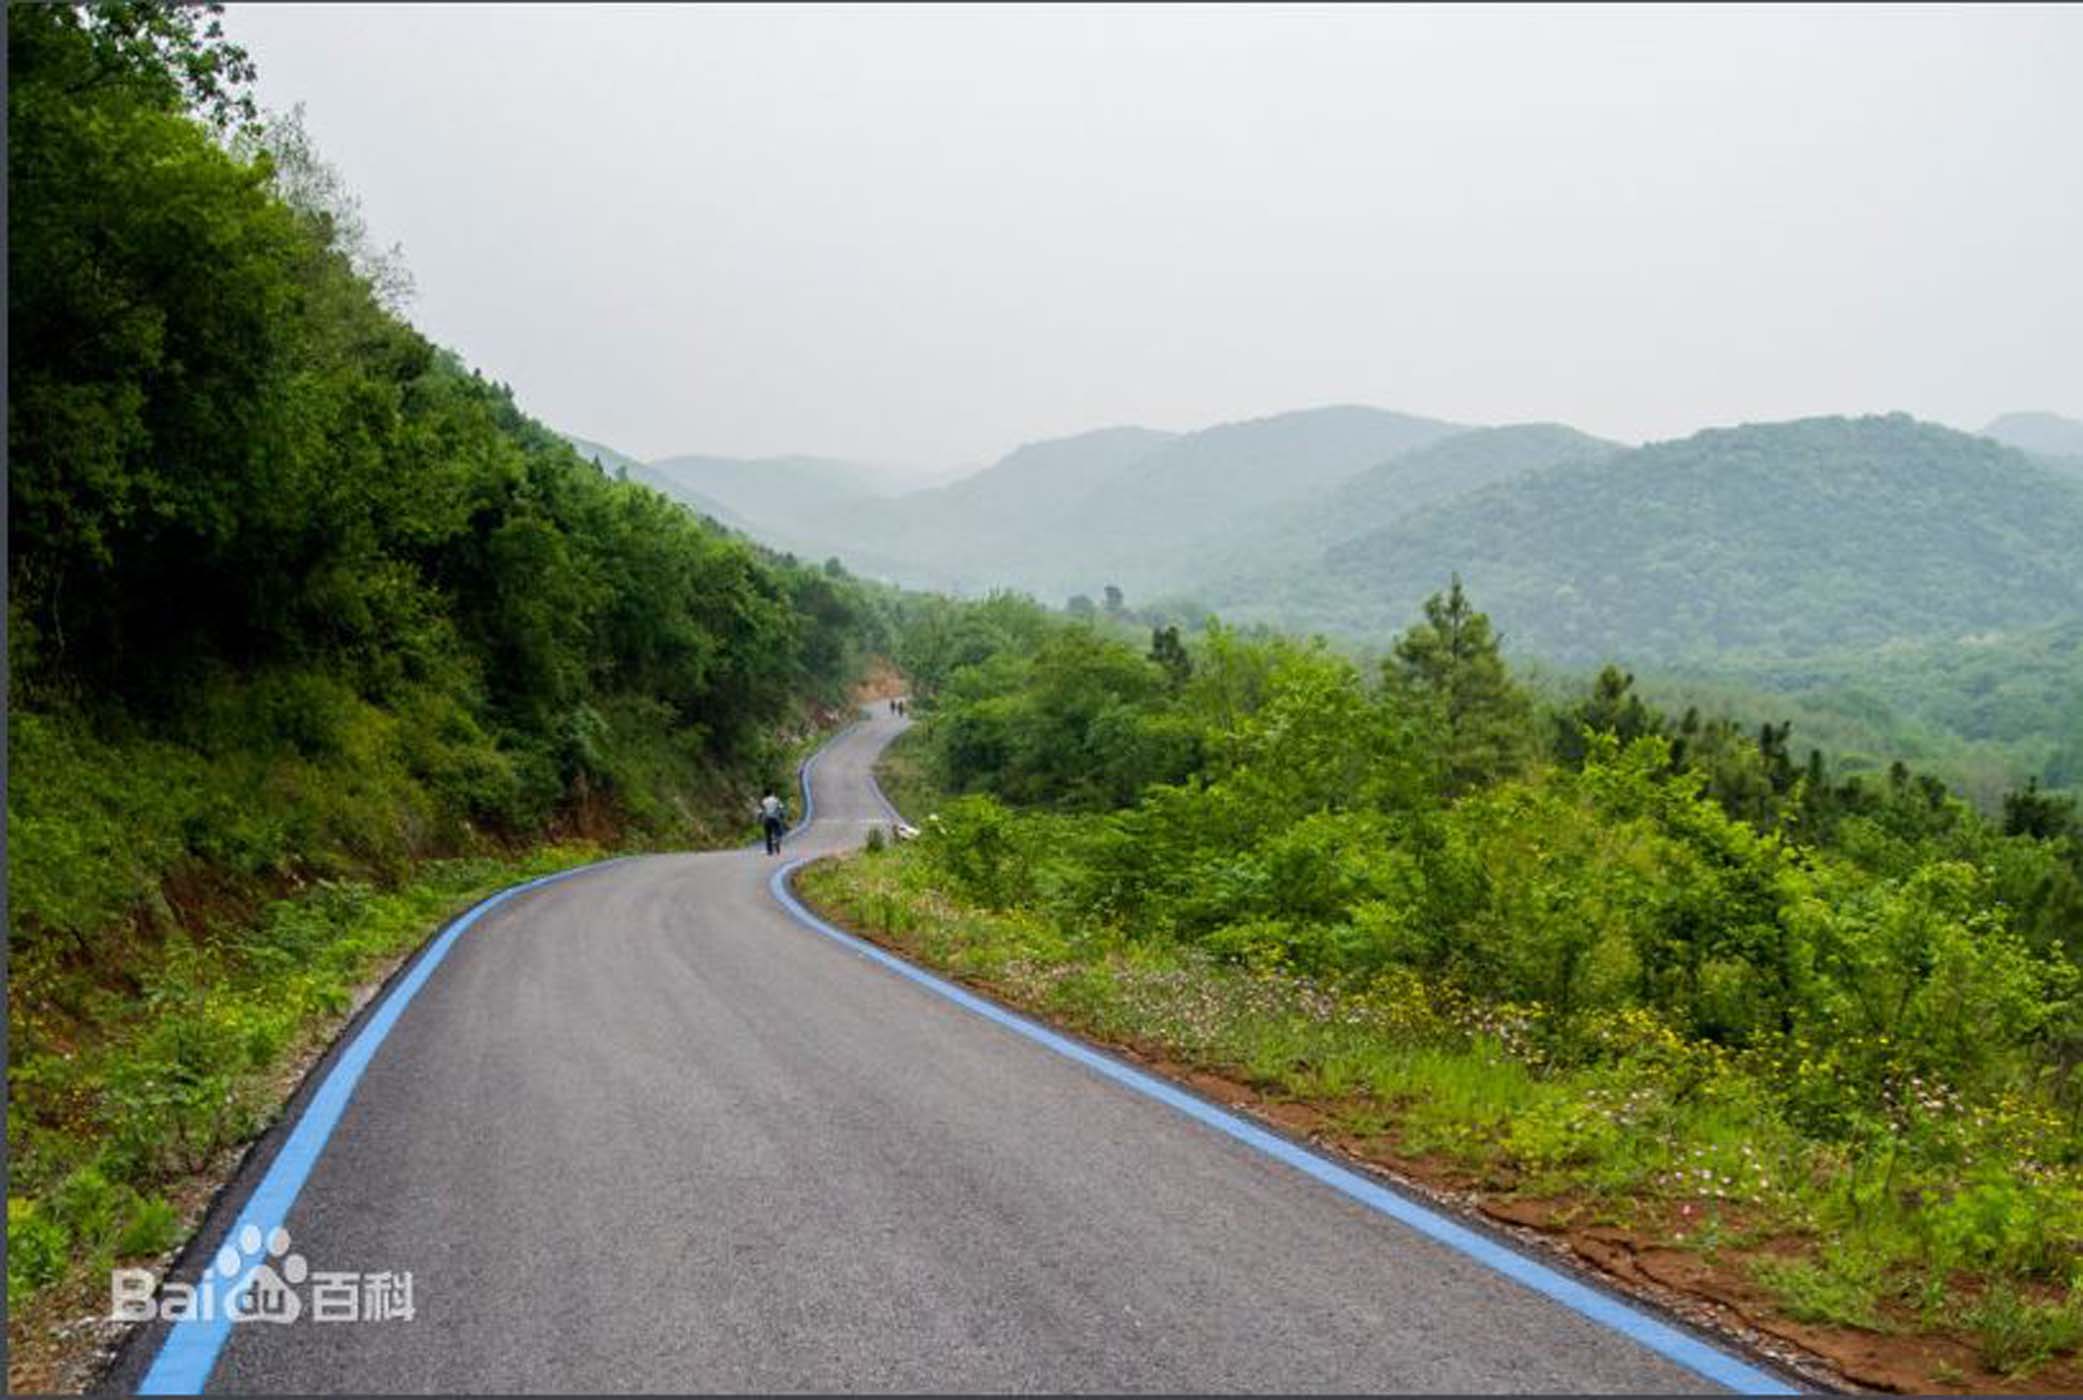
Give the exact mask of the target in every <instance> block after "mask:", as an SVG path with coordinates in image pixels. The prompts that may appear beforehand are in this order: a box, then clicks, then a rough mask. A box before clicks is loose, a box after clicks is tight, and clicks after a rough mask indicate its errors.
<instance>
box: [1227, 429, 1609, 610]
mask: <svg viewBox="0 0 2083 1400" xmlns="http://www.w3.org/2000/svg"><path fill="white" fill-rule="evenodd" d="M1622 450H1623V449H1622V447H1621V445H1620V444H1619V443H1617V442H1608V441H1606V440H1605V439H1603V438H1595V437H1592V436H1590V435H1589V434H1586V433H1580V432H1578V431H1577V430H1576V429H1575V428H1571V427H1567V426H1565V425H1563V424H1560V423H1515V424H1511V425H1508V426H1505V427H1499V428H1471V429H1469V430H1468V431H1466V432H1459V433H1455V434H1453V435H1451V436H1449V437H1444V438H1441V439H1439V440H1437V441H1435V442H1431V443H1428V444H1426V445H1425V446H1423V447H1418V448H1414V449H1412V450H1410V451H1407V452H1402V453H1399V454H1397V455H1395V456H1393V457H1390V458H1389V459H1388V460H1387V461H1385V462H1382V463H1381V464H1379V465H1378V466H1374V467H1370V468H1369V469H1368V470H1366V471H1364V472H1361V473H1360V474H1359V475H1358V476H1355V477H1352V478H1350V479H1348V480H1346V481H1345V482H1344V483H1342V484H1341V485H1339V486H1337V487H1336V488H1335V489H1333V490H1331V491H1330V492H1328V493H1323V494H1319V495H1317V496H1314V497H1311V498H1307V499H1304V500H1301V501H1296V502H1290V503H1288V504H1287V505H1286V506H1285V507H1284V508H1283V509H1279V510H1274V511H1268V512H1262V513H1260V514H1258V515H1256V516H1254V517H1253V518H1250V519H1247V520H1245V521H1242V522H1239V523H1238V524H1236V525H1235V526H1234V527H1233V528H1232V529H1231V530H1230V531H1228V532H1227V533H1226V534H1225V535H1223V536H1220V537H1218V538H1215V539H1212V540H1209V541H1208V542H1207V543H1205V544H1204V545H1203V547H1202V548H1201V549H1200V550H1198V551H1197V552H1196V554H1195V557H1194V559H1193V561H1192V563H1191V564H1190V565H1189V566H1188V570H1187V578H1188V580H1189V582H1190V584H1191V587H1192V591H1193V593H1194V596H1195V597H1197V598H1199V599H1202V600H1203V601H1206V602H1209V603H1213V604H1216V605H1217V606H1218V607H1220V606H1226V605H1228V604H1231V603H1242V604H1245V605H1262V604H1264V603H1266V602H1267V601H1268V599H1269V596H1271V595H1277V594H1278V593H1279V592H1280V591H1281V590H1282V588H1283V586H1284V582H1283V581H1284V579H1285V578H1286V577H1287V576H1291V575H1293V574H1294V573H1296V572H1297V570H1298V568H1312V569H1313V568H1314V566H1315V564H1316V562H1317V561H1318V560H1319V559H1320V558H1321V557H1322V555H1323V552H1324V550H1325V549H1326V548H1327V547H1328V546H1330V545H1332V544H1334V543H1336V542H1338V541H1342V540H1349V539H1355V538H1358V537H1360V536H1363V535H1366V534H1369V533H1371V532H1373V531H1375V530H1379V529H1385V528H1387V527H1388V526H1390V525H1392V524H1394V523H1395V522H1396V521H1398V520H1401V519H1403V518H1404V517H1405V516H1408V515H1413V514H1415V513H1417V512H1418V511H1420V510H1423V509H1424V508H1425V507H1427V506H1430V505H1435V504H1437V503H1439V502H1441V501H1446V500H1450V499H1452V498H1453V497H1455V496H1460V495H1464V494H1466V493H1468V492H1471V491H1476V490H1480V489H1481V488H1483V487H1485V486H1490V485H1494V484H1496V483H1498V482H1503V481H1510V480H1512V479H1514V478H1516V477H1521V476H1526V475H1528V474H1530V473H1533V472H1537V471H1543V470H1545V469H1547V468H1549V467H1555V466H1561V465H1562V464H1564V463H1567V462H1586V461H1592V460H1595V459H1597V458H1600V457H1609V456H1611V455H1613V454H1614V453H1616V452H1619V451H1622Z"/></svg>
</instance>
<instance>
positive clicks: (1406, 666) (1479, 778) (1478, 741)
mask: <svg viewBox="0 0 2083 1400" xmlns="http://www.w3.org/2000/svg"><path fill="white" fill-rule="evenodd" d="M1498 644H1499V639H1498V637H1497V635H1496V634H1495V633H1494V632H1493V631H1492V630H1491V627H1490V619H1489V617H1488V616H1487V615H1485V614H1483V613H1480V612H1477V611H1476V610H1475V608H1474V607H1473V606H1471V605H1470V603H1469V601H1468V597H1467V595H1466V594H1465V593H1463V592H1462V589H1461V578H1460V576H1459V575H1458V574H1457V575H1455V576H1454V579H1453V583H1452V586H1451V587H1450V588H1449V589H1448V591H1447V592H1446V593H1445V594H1444V595H1441V594H1438V593H1435V594H1433V595H1432V596H1431V597H1430V598H1427V599H1426V600H1425V621H1424V622H1422V623H1420V624H1418V625H1417V626H1415V627H1413V628H1411V629H1410V631H1408V632H1406V633H1404V634H1403V636H1402V638H1401V639H1400V640H1398V641H1397V643H1396V648H1395V651H1394V653H1393V654H1392V655H1391V656H1390V658H1389V659H1388V660H1387V661H1386V662H1384V663H1383V671H1384V674H1385V679H1386V680H1387V682H1388V684H1389V687H1390V689H1391V691H1392V692H1393V693H1394V694H1395V695H1397V696H1398V697H1399V698H1400V699H1402V700H1403V701H1404V702H1405V703H1406V704H1408V705H1410V706H1411V708H1413V709H1414V710H1415V711H1417V713H1418V714H1419V715H1420V716H1421V717H1422V720H1423V722H1425V723H1426V724H1427V725H1428V726H1429V727H1430V729H1431V731H1432V742H1433V744H1434V747H1435V753H1436V757H1437V763H1436V771H1437V773H1438V775H1439V778H1440V782H1441V785H1442V787H1443V788H1444V789H1445V791H1446V792H1447V793H1448V794H1449V795H1452V794H1458V793H1462V792H1467V791H1468V790H1470V789H1471V788H1474V787H1478V786H1480V785H1481V784H1483V783H1487V782H1492V781H1495V780H1496V779H1498V778H1501V777H1504V776H1507V775H1508V774H1511V773H1513V772H1516V771H1517V770H1518V769H1519V768H1520V767H1521V766H1522V765H1523V764H1524V763H1525V761H1526V759H1527V756H1528V750H1529V748H1530V747H1531V745H1530V743H1529V739H1530V736H1531V726H1532V715H1533V707H1532V704H1531V702H1530V701H1529V700H1528V698H1527V696H1526V693H1525V692H1524V691H1522V690H1521V689H1519V687H1518V686H1517V685H1516V684H1514V683H1513V681H1512V678H1511V673H1510V672H1509V671H1507V670H1506V669H1505V664H1504V658H1503V656H1502V655H1500V654H1499V651H1498Z"/></svg>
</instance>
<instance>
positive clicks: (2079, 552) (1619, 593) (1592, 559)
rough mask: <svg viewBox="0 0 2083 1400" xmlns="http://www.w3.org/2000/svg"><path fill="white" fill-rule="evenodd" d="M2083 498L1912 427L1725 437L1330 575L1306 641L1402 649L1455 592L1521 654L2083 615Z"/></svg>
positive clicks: (1338, 556)
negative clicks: (1483, 608)
mask: <svg viewBox="0 0 2083 1400" xmlns="http://www.w3.org/2000/svg"><path fill="white" fill-rule="evenodd" d="M2079 540H2083V487H2079V486H2078V484H2077V483H2075V482H2073V481H2071V480H2069V479H2067V478H2066V477H2064V476H2062V475H2060V474H2058V473H2056V472H2054V471H2052V470H2051V469H2049V468H2048V467H2046V466H2044V465H2043V464H2041V463H2038V462H2036V461H2034V460H2032V459H2031V458H2029V457H2027V456H2026V455H2025V454H2023V453H2021V452H2018V451H2016V450H2014V449H2011V448H2007V447H2003V446H2001V445H1999V444H1997V443H1995V442H1992V441H1990V440H1989V439H1987V438H1981V437H1974V436H1970V435H1968V434H1965V433H1959V432H1954V431H1952V430H1950V429H1946V428H1940V427H1936V426H1933V425H1931V424H1928V423H1920V422H1917V421H1914V420H1912V419H1910V418H1908V417H1906V416H1902V415H1891V416H1888V417H1873V418H1859V419H1846V418H1817V419H1807V420H1803V421H1800V422H1792V423H1776V424H1766V425H1755V426H1746V427H1741V428H1730V429H1718V430H1713V431H1709V432H1703V433H1699V434H1697V435H1695V436H1693V437H1690V438H1686V439H1683V440H1681V441H1675V442H1664V443H1657V444H1653V445H1651V446H1647V447H1643V448H1639V449H1636V450H1634V451H1631V452H1626V453H1622V454H1619V455H1617V456H1611V457H1605V458H1600V459H1596V460H1592V461H1588V462H1580V463H1576V464H1572V465H1566V466H1561V467H1557V468H1555V469H1553V470H1550V471H1547V472H1542V473H1539V474H1536V475H1533V476H1529V477H1525V478H1522V479H1519V480H1515V481H1510V482H1506V483H1504V484H1501V485H1497V486H1492V487H1489V488H1487V489H1485V490H1482V491H1479V492H1475V493H1473V494H1470V495H1467V496H1463V497H1459V498H1457V499H1455V500H1452V501H1448V502H1446V503H1444V504H1441V505H1439V506H1436V507H1434V508H1432V509H1429V510H1425V511H1421V512H1419V513H1417V514H1414V515H1411V516H1408V517H1406V518H1404V519H1402V520H1399V521H1397V522H1395V523H1394V524H1391V525H1389V526H1387V527H1386V528H1384V529H1381V530H1378V531H1374V532H1372V533H1369V534H1366V535H1363V536H1361V537H1359V538H1355V539H1349V540H1347V541H1345V542H1343V543H1341V544H1339V545H1337V546H1336V547H1334V548H1332V549H1331V550H1330V551H1329V552H1328V553H1327V554H1326V555H1325V556H1323V568H1322V574H1321V575H1320V576H1319V577H1318V578H1315V579H1306V578H1298V579H1296V580H1295V581H1294V589H1295V591H1294V593H1293V594H1292V596H1291V597H1290V598H1289V599H1287V600H1285V602H1283V600H1281V599H1278V598H1270V599H1267V600H1265V602H1266V605H1267V606H1268V607H1271V608H1273V609H1275V610H1279V609H1282V608H1283V607H1284V608H1285V609H1286V610H1287V611H1288V612H1290V613H1291V614H1292V615H1293V616H1292V620H1295V621H1305V622H1311V623H1315V624H1317V625H1333V626H1343V627H1347V628H1351V629H1354V630H1356V631H1371V632H1374V633H1377V634H1381V633H1386V632H1388V631H1391V630H1393V628H1394V627H1395V625H1396V623H1397V622H1398V621H1399V620H1400V619H1402V618H1403V617H1405V616H1407V615H1408V614H1409V612H1410V611H1411V609H1412V608H1413V607H1414V606H1415V605H1416V603H1417V602H1418V601H1419V600H1421V599H1423V598H1424V597H1425V596H1426V595H1427V593H1428V591H1429V590H1431V589H1434V588H1436V587H1438V585H1439V582H1440V580H1442V579H1444V578H1446V577H1447V576H1448V575H1449V574H1452V573H1456V572H1458V573H1459V574H1460V576H1461V577H1462V579H1463V580H1464V581H1465V582H1466V583H1467V584H1468V585H1469V587H1470V588H1471V589H1472V590H1474V591H1475V592H1476V593H1477V594H1478V596H1480V597H1482V598H1483V599H1484V601H1485V603H1486V605H1487V607H1488V609H1489V610H1490V611H1491V613H1492V614H1493V615H1494V616H1495V617H1496V619H1497V621H1498V624H1499V626H1500V627H1501V628H1502V629H1503V630H1504V631H1505V633H1506V635H1507V636H1509V637H1510V638H1511V639H1512V642H1513V644H1514V646H1515V647H1516V648H1518V649H1521V650H1524V651H1528V652H1532V653H1534V654H1538V655H1543V656H1548V657H1552V658H1555V659H1559V660H1565V661H1587V662H1588V661H1596V660H1599V659H1602V658H1606V657H1612V656H1626V657H1628V658H1630V659H1632V660H1635V661H1637V662H1639V663H1644V664H1646V663H1649V662H1659V661H1680V660H1686V659H1695V658H1701V657H1710V656H1719V657H1726V656H1728V655H1729V654H1731V653H1745V652H1763V653H1769V654H1771V655H1774V656H1779V657H1786V656H1799V655H1802V654H1805V653H1812V652H1818V651H1825V650H1832V649H1842V648H1849V647H1857V646H1863V645H1869V644H1877V643H1882V642H1887V641H1890V640H1894V639H1900V638H1920V637H1954V638H1958V637H1964V636H1969V635H1979V634H1987V633H1994V632H2002V631H2005V630H2007V629H2014V628H2025V627H2033V626H2037V625H2041V624H2046V623H2053V622H2060V621H2064V620H2067V619H2071V618H2074V617H2076V616H2078V615H2079V614H2083V549H2079V548H2078V547H2077V542H2078V541H2079Z"/></svg>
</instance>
